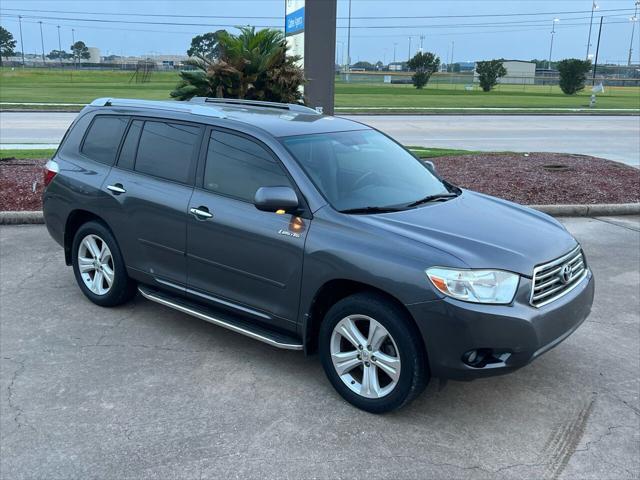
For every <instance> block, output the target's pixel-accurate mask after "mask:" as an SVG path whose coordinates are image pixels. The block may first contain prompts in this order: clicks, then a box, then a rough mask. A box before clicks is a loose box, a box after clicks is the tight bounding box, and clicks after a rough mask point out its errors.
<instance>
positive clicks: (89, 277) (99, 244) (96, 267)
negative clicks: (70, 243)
mask: <svg viewBox="0 0 640 480" xmlns="http://www.w3.org/2000/svg"><path fill="white" fill-rule="evenodd" d="M78 270H79V271H80V276H81V277H82V281H83V282H84V284H85V286H86V287H87V288H88V289H89V290H91V292H92V293H94V294H95V295H106V294H107V293H109V290H111V287H112V285H113V279H114V266H113V256H112V255H111V250H109V247H108V246H107V243H106V242H105V241H104V240H103V239H102V238H100V237H99V236H98V235H94V234H90V235H87V236H86V237H84V238H83V239H82V241H81V242H80V246H79V247H78Z"/></svg>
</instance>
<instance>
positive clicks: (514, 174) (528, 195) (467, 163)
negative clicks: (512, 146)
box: [433, 153, 640, 205]
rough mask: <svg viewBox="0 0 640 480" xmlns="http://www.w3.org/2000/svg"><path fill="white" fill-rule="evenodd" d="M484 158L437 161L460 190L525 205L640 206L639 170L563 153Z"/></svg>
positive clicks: (479, 155)
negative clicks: (635, 204)
mask: <svg viewBox="0 0 640 480" xmlns="http://www.w3.org/2000/svg"><path fill="white" fill-rule="evenodd" d="M526 155H527V156H525V154H523V153H513V154H511V153H482V154H478V155H461V156H455V157H439V158H434V159H433V163H434V164H435V165H436V169H437V171H438V173H439V174H440V175H441V176H442V177H443V178H445V179H446V180H448V181H449V182H451V183H453V184H454V185H458V186H459V187H463V188H468V189H470V190H475V191H478V192H482V193H486V194H489V195H493V196H496V197H501V198H505V199H507V200H511V201H513V202H517V203H521V204H524V205H552V204H595V203H637V202H640V169H637V168H634V167H630V166H628V165H624V164H622V163H618V162H612V161H610V160H604V159H602V158H596V157H588V156H586V155H570V154H564V153H529V154H526Z"/></svg>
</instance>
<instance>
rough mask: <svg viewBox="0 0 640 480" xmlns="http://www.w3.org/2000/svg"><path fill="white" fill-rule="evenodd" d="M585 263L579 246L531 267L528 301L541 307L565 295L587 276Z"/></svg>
mask: <svg viewBox="0 0 640 480" xmlns="http://www.w3.org/2000/svg"><path fill="white" fill-rule="evenodd" d="M587 272H588V270H587V264H586V261H585V258H584V255H583V254H582V249H581V248H580V247H577V248H575V249H574V250H572V251H571V252H569V253H568V254H566V255H563V256H562V257H560V258H558V259H556V260H553V261H552V262H549V263H545V264H544V265H539V266H537V267H536V268H534V269H533V286H532V287H531V299H530V303H531V305H533V306H534V307H541V306H543V305H546V304H547V303H550V302H553V301H554V300H556V299H558V298H560V297H562V296H563V295H566V294H567V293H569V292H570V291H571V290H573V289H574V288H575V287H576V286H577V285H578V284H579V283H580V282H581V281H582V279H583V278H584V277H586V276H587Z"/></svg>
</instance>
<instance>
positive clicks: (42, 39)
mask: <svg viewBox="0 0 640 480" xmlns="http://www.w3.org/2000/svg"><path fill="white" fill-rule="evenodd" d="M38 23H39V24H40V44H41V45H42V63H44V37H43V36H42V20H40V21H39V22H38Z"/></svg>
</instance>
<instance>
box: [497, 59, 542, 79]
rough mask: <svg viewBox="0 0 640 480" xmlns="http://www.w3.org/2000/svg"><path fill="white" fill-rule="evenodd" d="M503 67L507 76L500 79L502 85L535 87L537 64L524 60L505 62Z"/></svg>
mask: <svg viewBox="0 0 640 480" xmlns="http://www.w3.org/2000/svg"><path fill="white" fill-rule="evenodd" d="M502 65H503V66H504V68H505V69H506V70H507V74H506V75H505V76H504V77H502V78H501V79H500V82H501V83H517V84H520V85H522V84H527V85H533V83H534V82H535V76H536V64H535V63H534V62H525V61H522V60H505V61H504V62H502Z"/></svg>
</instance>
